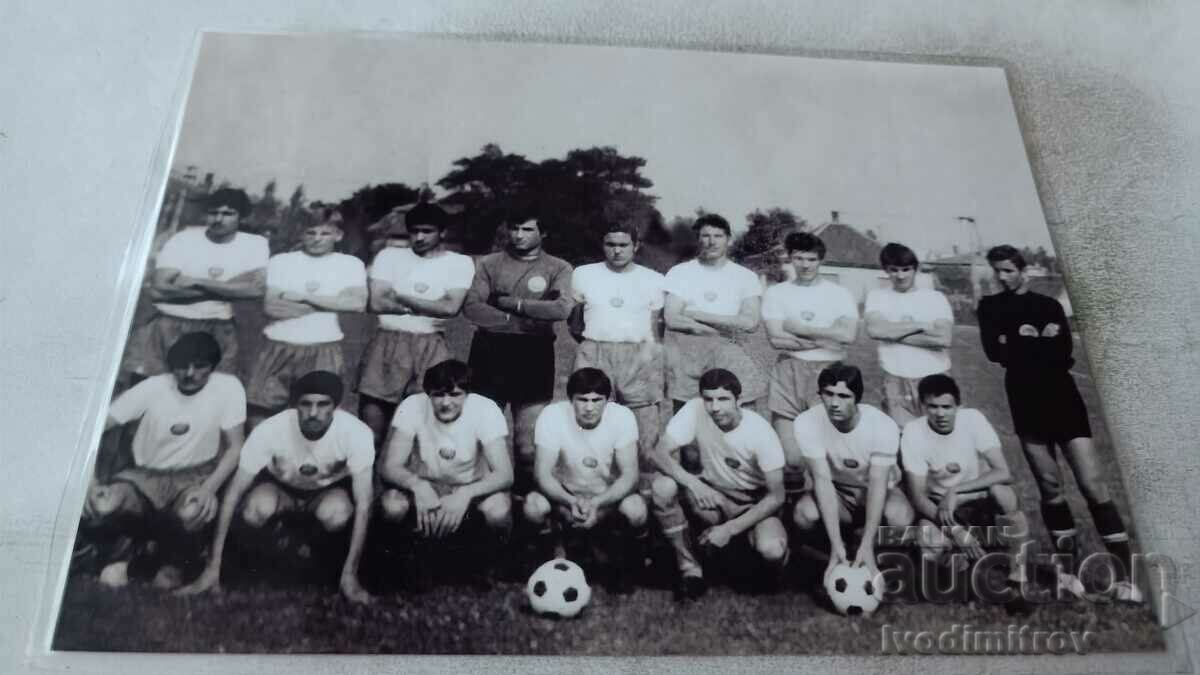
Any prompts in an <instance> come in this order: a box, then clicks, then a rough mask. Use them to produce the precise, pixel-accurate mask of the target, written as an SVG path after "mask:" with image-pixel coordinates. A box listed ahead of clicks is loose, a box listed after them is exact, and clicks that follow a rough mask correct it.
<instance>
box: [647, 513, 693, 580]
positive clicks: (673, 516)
mask: <svg viewBox="0 0 1200 675" xmlns="http://www.w3.org/2000/svg"><path fill="white" fill-rule="evenodd" d="M651 503H652V505H653V506H652V508H653V510H654V516H655V517H656V518H657V519H658V522H659V524H660V525H661V526H662V532H663V536H665V537H666V538H667V541H668V542H670V544H671V548H673V549H675V562H676V564H677V565H678V566H679V572H680V573H681V574H682V575H683V576H685V577H686V576H703V571H702V570H701V567H700V562H699V561H698V560H697V559H696V554H695V553H694V552H693V551H692V547H691V535H690V533H689V531H688V522H687V516H685V515H684V513H683V507H682V506H680V505H679V499H678V498H676V499H672V500H671V502H670V504H666V505H663V504H660V503H659V499H658V498H657V496H656V497H655V499H653V500H651Z"/></svg>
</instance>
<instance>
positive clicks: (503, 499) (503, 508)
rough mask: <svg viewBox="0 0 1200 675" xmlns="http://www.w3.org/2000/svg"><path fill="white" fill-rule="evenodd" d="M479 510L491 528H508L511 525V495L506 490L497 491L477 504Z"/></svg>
mask: <svg viewBox="0 0 1200 675" xmlns="http://www.w3.org/2000/svg"><path fill="white" fill-rule="evenodd" d="M479 512H480V513H482V514H483V520H484V522H486V523H487V525H488V527H490V528H492V529H493V530H502V529H508V527H509V526H511V525H512V497H511V496H509V494H508V493H507V492H497V493H495V494H493V495H491V496H489V497H488V498H487V499H485V500H483V501H482V502H481V503H480V504H479Z"/></svg>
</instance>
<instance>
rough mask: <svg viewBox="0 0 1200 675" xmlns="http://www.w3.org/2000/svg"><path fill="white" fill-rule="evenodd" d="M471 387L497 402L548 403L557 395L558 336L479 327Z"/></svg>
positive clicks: (471, 359)
mask: <svg viewBox="0 0 1200 675" xmlns="http://www.w3.org/2000/svg"><path fill="white" fill-rule="evenodd" d="M467 365H469V366H471V389H472V391H473V392H475V393H476V394H479V395H480V396H486V397H487V398H490V399H492V400H493V401H495V402H496V403H497V404H499V405H501V406H503V405H504V404H505V403H512V404H514V405H524V404H528V403H544V402H548V401H550V400H551V399H553V398H554V336H553V335H519V334H509V333H489V332H487V331H484V330H477V331H475V337H474V338H473V339H472V340H471V354H470V356H469V357H468V359H467Z"/></svg>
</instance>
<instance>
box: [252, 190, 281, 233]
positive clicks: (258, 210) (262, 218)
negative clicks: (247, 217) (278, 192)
mask: <svg viewBox="0 0 1200 675" xmlns="http://www.w3.org/2000/svg"><path fill="white" fill-rule="evenodd" d="M278 217H279V200H278V199H277V198H276V197H275V179H274V178H272V179H271V180H269V181H267V184H266V185H265V186H264V187H263V193H262V196H261V197H259V198H258V200H257V201H255V202H254V209H253V216H252V221H253V223H254V227H255V228H256V229H258V230H259V231H260V232H262V231H266V232H269V231H272V230H274V229H276V227H277V226H278V222H277V219H278Z"/></svg>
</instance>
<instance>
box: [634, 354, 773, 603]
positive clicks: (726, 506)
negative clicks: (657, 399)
mask: <svg viewBox="0 0 1200 675" xmlns="http://www.w3.org/2000/svg"><path fill="white" fill-rule="evenodd" d="M699 388H700V397H699V398H694V399H692V400H690V401H688V402H687V403H685V404H684V405H683V407H682V408H680V410H679V412H678V413H676V414H675V416H674V417H672V418H671V421H670V422H668V423H667V428H666V429H665V430H664V433H663V436H662V439H661V440H659V443H658V448H657V449H656V450H655V455H654V460H655V463H656V464H657V465H658V468H659V470H660V471H662V472H663V474H665V475H664V476H660V477H658V478H656V479H655V480H654V485H653V490H652V494H653V510H654V515H655V517H656V518H657V519H658V522H659V525H661V527H662V530H663V534H665V535H666V537H667V539H668V540H669V541H670V542H671V545H672V547H673V548H674V549H675V557H676V561H677V563H678V565H679V573H680V579H679V588H678V593H679V595H680V596H682V597H685V598H689V599H695V598H698V597H699V596H701V595H703V594H704V591H705V590H706V589H707V584H706V582H705V581H704V576H703V575H704V571H703V569H702V568H701V566H700V563H699V561H698V560H697V558H696V555H695V553H693V551H692V544H691V541H690V539H689V534H688V526H689V523H688V515H690V516H692V517H693V518H694V519H695V520H697V521H699V522H700V523H702V524H703V526H704V527H705V528H706V529H705V530H704V532H703V533H701V535H700V537H699V543H700V544H701V545H704V546H711V547H713V548H718V549H720V548H724V547H725V545H726V544H728V543H729V540H730V539H732V538H733V537H735V536H737V535H740V534H742V533H743V532H748V533H749V535H750V543H751V545H753V547H754V549H755V550H756V551H757V552H758V554H759V555H760V556H762V558H763V559H764V560H766V561H767V562H768V563H769V564H771V565H773V566H775V567H777V568H778V569H780V570H782V569H783V566H784V565H785V564H786V562H787V556H788V542H787V532H786V531H785V530H784V528H783V523H782V522H780V520H779V517H778V512H779V508H780V507H781V506H783V503H784V490H783V465H784V457H783V448H782V447H781V446H780V445H779V437H778V436H776V435H775V431H774V430H773V429H772V428H771V425H770V423H768V422H767V421H766V420H765V419H763V418H762V417H761V416H760V415H759V414H758V413H755V412H754V411H752V410H747V409H745V408H742V407H740V406H739V405H738V403H739V401H738V399H739V397H740V396H741V394H742V384H741V382H739V381H738V379H737V377H736V376H735V375H734V374H733V373H731V372H729V371H728V370H723V369H720V368H716V369H713V370H709V371H707V372H705V373H704V374H703V375H701V376H700V382H699ZM689 443H695V444H696V446H697V447H698V449H699V451H700V465H701V467H702V470H701V473H700V475H698V476H697V475H693V474H691V473H688V471H687V470H685V469H684V468H683V466H682V465H681V464H680V463H679V460H678V459H677V457H678V453H679V449H680V448H681V447H682V446H684V445H687V444H689ZM680 487H682V488H683V500H682V505H681V503H680V502H681V500H680V499H679V491H680ZM685 507H686V509H687V511H688V513H687V514H686V515H685V512H684V508H685Z"/></svg>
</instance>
